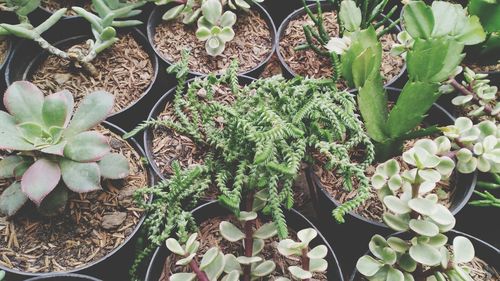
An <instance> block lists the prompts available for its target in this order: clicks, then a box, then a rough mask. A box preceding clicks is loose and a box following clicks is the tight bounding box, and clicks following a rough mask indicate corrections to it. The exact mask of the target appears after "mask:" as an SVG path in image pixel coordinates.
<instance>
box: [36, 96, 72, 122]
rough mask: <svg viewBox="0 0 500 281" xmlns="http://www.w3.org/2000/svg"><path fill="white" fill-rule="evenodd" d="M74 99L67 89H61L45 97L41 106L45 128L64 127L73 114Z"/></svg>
mask: <svg viewBox="0 0 500 281" xmlns="http://www.w3.org/2000/svg"><path fill="white" fill-rule="evenodd" d="M73 107H74V100H73V95H72V94H71V93H70V92H69V91H62V92H58V93H55V94H52V95H50V96H47V97H46V98H45V101H44V102H43V107H42V115H43V121H44V123H45V126H46V128H50V127H52V126H57V127H63V128H64V127H66V126H67V125H68V123H69V120H70V118H71V115H72V114H73Z"/></svg>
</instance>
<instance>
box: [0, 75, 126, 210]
mask: <svg viewBox="0 0 500 281" xmlns="http://www.w3.org/2000/svg"><path fill="white" fill-rule="evenodd" d="M4 104H5V107H6V108H7V110H8V113H7V112H4V111H0V149H2V150H6V151H9V152H13V153H12V154H11V155H10V156H7V157H5V158H4V159H3V160H2V161H0V178H7V179H10V178H12V179H13V183H12V184H11V185H10V186H9V187H8V188H7V189H6V190H5V191H4V192H3V193H2V195H1V196H0V211H1V212H2V213H4V214H5V215H8V216H12V215H14V214H15V213H16V212H17V211H18V210H19V209H20V208H21V207H22V206H23V205H24V204H25V203H26V202H27V201H28V199H29V200H31V201H33V202H34V203H35V204H36V206H38V207H39V210H40V211H41V212H42V213H44V214H47V215H50V214H53V213H54V212H56V211H57V210H59V209H60V208H62V207H64V206H65V204H66V199H67V196H68V194H67V189H69V190H71V191H74V192H78V193H84V192H90V191H95V190H99V189H101V184H100V182H101V178H107V179H121V178H124V177H126V176H128V174H129V164H128V160H127V159H126V158H125V157H124V156H123V155H120V154H116V153H110V146H109V144H108V140H107V139H106V137H104V136H103V135H102V134H100V133H99V132H97V131H89V129H91V128H93V127H95V126H96V125H98V124H99V123H101V122H102V121H103V120H104V119H105V118H106V117H107V116H108V114H109V113H110V112H111V110H112V108H113V96H112V95H111V94H109V93H106V92H94V93H91V94H88V95H87V96H86V97H85V98H84V99H83V100H82V102H81V104H80V107H78V108H77V109H76V110H75V112H74V114H73V109H74V101H73V96H72V95H71V93H70V92H68V91H62V92H58V93H55V94H52V95H49V96H47V97H44V95H43V93H42V92H41V91H40V90H39V89H38V88H37V87H36V86H35V85H33V84H31V83H29V82H26V81H18V82H15V83H13V84H12V85H11V86H10V87H9V88H8V89H7V91H6V92H5V96H4Z"/></svg>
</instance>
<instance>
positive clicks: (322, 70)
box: [280, 12, 404, 88]
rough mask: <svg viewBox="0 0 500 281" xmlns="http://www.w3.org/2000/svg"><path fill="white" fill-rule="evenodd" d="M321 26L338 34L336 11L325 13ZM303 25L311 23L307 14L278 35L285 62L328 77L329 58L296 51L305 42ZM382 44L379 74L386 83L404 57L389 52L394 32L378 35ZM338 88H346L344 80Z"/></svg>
mask: <svg viewBox="0 0 500 281" xmlns="http://www.w3.org/2000/svg"><path fill="white" fill-rule="evenodd" d="M323 15H324V26H325V28H326V30H327V32H328V33H329V34H330V35H331V36H332V37H334V36H337V35H338V32H339V27H338V25H337V20H336V18H337V16H336V13H335V12H325V13H323ZM304 25H310V26H313V25H314V23H313V22H312V21H311V19H310V18H309V16H308V15H307V14H306V15H302V16H300V17H298V18H296V19H294V20H292V21H290V23H289V24H288V27H287V28H286V30H285V32H284V34H283V35H282V38H280V52H281V55H282V56H283V58H284V60H285V62H286V64H288V66H289V67H290V68H291V69H292V70H293V71H294V72H295V73H296V74H298V75H301V76H308V77H313V78H325V77H331V75H332V65H331V62H330V59H329V58H327V57H322V56H319V55H318V54H316V53H315V52H314V51H313V50H311V49H308V50H295V48H296V47H297V46H300V45H302V44H305V43H306V40H305V36H304V30H303V26H304ZM380 41H381V43H382V49H383V52H382V69H381V73H382V76H383V77H384V81H385V82H389V81H391V80H392V78H394V77H396V76H397V75H398V74H399V73H400V72H401V70H402V69H403V67H404V60H403V59H402V58H401V57H399V56H398V57H394V56H392V55H390V50H391V47H392V45H393V44H394V43H396V42H397V39H396V34H393V33H388V34H386V35H383V36H382V37H381V38H380ZM339 87H342V88H346V85H345V82H344V83H340V85H339Z"/></svg>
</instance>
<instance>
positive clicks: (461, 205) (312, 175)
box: [306, 87, 477, 229]
mask: <svg viewBox="0 0 500 281" xmlns="http://www.w3.org/2000/svg"><path fill="white" fill-rule="evenodd" d="M385 89H386V90H387V91H396V92H401V89H398V88H393V87H385ZM432 106H433V107H435V108H436V109H437V110H439V111H441V112H442V113H443V114H445V115H446V116H447V117H448V118H449V119H450V120H452V121H455V120H456V118H455V117H454V116H452V115H451V114H450V113H449V112H448V111H447V110H445V109H444V108H443V107H442V106H440V105H439V104H437V103H434V104H433V105H432ZM306 172H307V174H308V175H309V177H310V179H311V180H312V181H313V184H314V185H316V186H317V187H318V190H319V191H320V192H321V193H323V195H324V196H325V197H326V198H328V199H329V200H330V201H331V202H332V203H333V205H335V207H339V206H340V205H342V204H341V203H339V202H338V201H337V200H335V199H334V198H333V197H332V196H331V195H330V194H329V193H328V192H327V191H326V190H325V188H324V187H323V184H321V181H320V179H319V178H318V176H317V175H316V174H315V173H314V171H313V170H312V168H311V167H308V168H307V171H306ZM457 173H458V172H457ZM468 175H469V176H471V177H472V182H471V185H470V188H469V190H468V191H467V192H466V193H465V196H464V198H463V199H462V201H461V202H460V203H459V204H457V205H456V206H455V207H454V208H453V209H452V210H450V211H451V213H452V214H453V215H456V214H457V213H458V212H460V211H461V210H462V209H463V208H464V207H465V205H466V204H467V203H468V202H469V199H470V198H471V196H472V194H473V193H474V189H475V187H476V182H477V171H476V172H474V173H472V174H468ZM348 214H349V215H350V216H352V217H354V218H356V219H359V220H361V221H363V222H365V223H369V224H372V225H375V226H378V227H383V228H386V229H391V228H389V227H388V226H387V225H386V224H385V223H381V222H378V221H373V220H370V219H368V218H365V217H363V216H362V215H360V214H358V213H356V212H354V211H350V212H349V213H348Z"/></svg>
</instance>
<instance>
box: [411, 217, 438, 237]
mask: <svg viewBox="0 0 500 281" xmlns="http://www.w3.org/2000/svg"><path fill="white" fill-rule="evenodd" d="M410 229H411V230H413V231H415V232H416V233H418V234H420V235H424V236H428V237H433V236H435V235H438V234H439V228H438V227H437V225H435V224H433V223H432V222H429V221H423V220H415V219H412V220H410Z"/></svg>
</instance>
